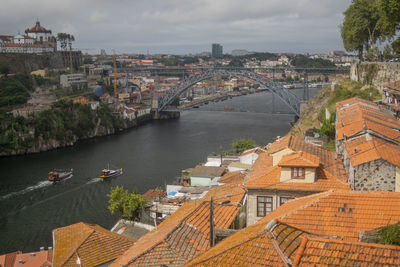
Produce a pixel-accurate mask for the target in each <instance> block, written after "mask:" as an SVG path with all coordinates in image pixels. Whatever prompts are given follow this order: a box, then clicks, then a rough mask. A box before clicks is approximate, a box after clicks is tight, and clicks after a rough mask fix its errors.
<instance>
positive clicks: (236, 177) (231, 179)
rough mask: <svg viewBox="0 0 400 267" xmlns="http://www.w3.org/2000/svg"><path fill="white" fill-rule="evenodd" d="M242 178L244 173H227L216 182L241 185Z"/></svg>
mask: <svg viewBox="0 0 400 267" xmlns="http://www.w3.org/2000/svg"><path fill="white" fill-rule="evenodd" d="M244 177H245V173H242V172H241V171H234V172H227V173H225V174H224V175H223V176H222V177H221V178H220V179H219V180H218V183H226V184H242V183H243V181H244Z"/></svg>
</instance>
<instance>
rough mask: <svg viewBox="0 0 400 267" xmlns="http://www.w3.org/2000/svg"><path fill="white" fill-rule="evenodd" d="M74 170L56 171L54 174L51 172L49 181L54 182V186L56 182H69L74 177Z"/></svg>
mask: <svg viewBox="0 0 400 267" xmlns="http://www.w3.org/2000/svg"><path fill="white" fill-rule="evenodd" d="M72 171H73V170H72V169H69V170H54V171H52V172H49V178H48V179H49V181H50V182H53V183H54V184H55V183H56V182H60V181H62V180H67V179H69V178H71V177H72V176H73V175H72Z"/></svg>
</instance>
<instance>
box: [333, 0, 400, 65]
mask: <svg viewBox="0 0 400 267" xmlns="http://www.w3.org/2000/svg"><path fill="white" fill-rule="evenodd" d="M344 15H345V18H344V21H343V24H342V25H341V26H340V28H341V29H340V30H341V35H342V39H343V45H344V47H345V49H346V50H347V51H357V52H358V55H359V57H360V60H362V54H363V52H364V51H367V52H369V54H377V53H376V51H370V50H371V47H373V46H374V45H375V44H376V42H377V41H378V40H379V41H385V40H386V39H391V38H393V36H395V34H396V31H397V30H398V29H399V24H400V1H399V0H353V1H352V3H351V5H350V6H349V8H348V9H347V10H346V11H345V12H344ZM375 50H376V48H375Z"/></svg>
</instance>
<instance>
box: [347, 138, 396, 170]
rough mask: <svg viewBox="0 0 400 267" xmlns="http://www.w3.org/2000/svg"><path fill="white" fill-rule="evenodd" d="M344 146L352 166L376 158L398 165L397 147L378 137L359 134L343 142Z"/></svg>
mask: <svg viewBox="0 0 400 267" xmlns="http://www.w3.org/2000/svg"><path fill="white" fill-rule="evenodd" d="M345 147H346V151H347V153H348V155H349V158H350V161H351V165H352V166H353V167H355V166H358V165H361V164H363V163H366V162H370V161H374V160H378V159H383V160H385V161H387V162H389V163H391V164H393V165H396V166H400V149H399V147H398V146H397V145H395V144H392V143H389V142H387V141H385V140H382V139H380V138H376V137H374V136H369V140H367V138H366V136H360V137H357V138H354V139H352V140H349V141H347V142H345Z"/></svg>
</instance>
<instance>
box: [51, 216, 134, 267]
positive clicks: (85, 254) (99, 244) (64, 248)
mask: <svg viewBox="0 0 400 267" xmlns="http://www.w3.org/2000/svg"><path fill="white" fill-rule="evenodd" d="M53 239H54V240H53V242H54V262H53V265H54V266H70V265H74V266H75V265H76V261H77V258H78V257H79V259H80V261H81V264H82V265H83V266H97V265H100V264H103V263H105V262H109V261H112V260H114V259H116V258H117V257H118V256H120V255H121V254H122V253H123V252H124V251H125V250H127V249H128V248H129V247H130V246H131V245H133V243H134V242H135V240H133V239H131V238H129V237H126V236H122V235H119V234H116V233H113V232H111V231H108V230H106V229H104V228H102V227H100V226H98V225H91V224H86V223H82V222H80V223H76V224H72V225H69V226H66V227H61V228H57V229H55V230H53Z"/></svg>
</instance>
